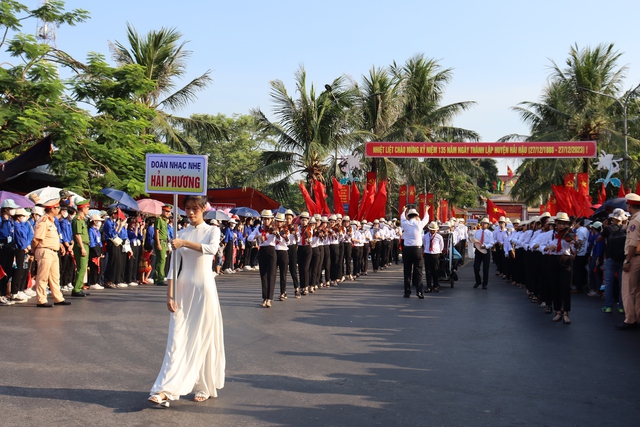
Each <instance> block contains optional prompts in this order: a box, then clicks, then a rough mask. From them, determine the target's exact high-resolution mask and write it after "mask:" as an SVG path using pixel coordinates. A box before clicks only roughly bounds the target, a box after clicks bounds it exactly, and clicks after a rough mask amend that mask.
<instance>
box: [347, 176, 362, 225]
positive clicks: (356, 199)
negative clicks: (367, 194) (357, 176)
mask: <svg viewBox="0 0 640 427" xmlns="http://www.w3.org/2000/svg"><path fill="white" fill-rule="evenodd" d="M359 203H360V191H358V186H357V185H356V183H355V181H354V182H352V183H351V195H350V196H349V216H350V217H351V218H355V217H356V216H358V204H359Z"/></svg>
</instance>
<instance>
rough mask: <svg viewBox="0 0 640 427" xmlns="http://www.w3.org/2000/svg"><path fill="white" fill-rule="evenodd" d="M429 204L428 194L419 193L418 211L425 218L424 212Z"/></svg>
mask: <svg viewBox="0 0 640 427" xmlns="http://www.w3.org/2000/svg"><path fill="white" fill-rule="evenodd" d="M426 204H427V195H426V194H424V193H422V194H419V195H418V213H419V214H420V218H424V212H425V209H426V206H425V205H426Z"/></svg>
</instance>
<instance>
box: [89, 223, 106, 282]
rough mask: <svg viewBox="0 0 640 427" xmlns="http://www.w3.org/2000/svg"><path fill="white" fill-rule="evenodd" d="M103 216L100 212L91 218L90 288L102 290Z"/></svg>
mask: <svg viewBox="0 0 640 427" xmlns="http://www.w3.org/2000/svg"><path fill="white" fill-rule="evenodd" d="M102 221H103V220H102V217H101V216H100V215H99V214H93V215H91V217H90V218H89V224H88V226H89V277H88V281H87V283H89V289H94V290H100V289H104V286H102V285H100V272H101V271H102V264H103V260H104V254H103V253H102V236H101V234H102V233H100V227H101V226H102Z"/></svg>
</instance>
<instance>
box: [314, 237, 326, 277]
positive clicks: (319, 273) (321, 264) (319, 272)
mask: <svg viewBox="0 0 640 427" xmlns="http://www.w3.org/2000/svg"><path fill="white" fill-rule="evenodd" d="M316 268H317V271H316V283H315V284H314V286H317V285H319V284H320V283H321V282H322V269H323V268H324V246H322V245H320V246H318V266H317V267H316Z"/></svg>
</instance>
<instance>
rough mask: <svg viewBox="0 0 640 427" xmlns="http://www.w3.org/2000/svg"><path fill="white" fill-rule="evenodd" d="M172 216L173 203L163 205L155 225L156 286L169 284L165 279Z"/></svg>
mask: <svg viewBox="0 0 640 427" xmlns="http://www.w3.org/2000/svg"><path fill="white" fill-rule="evenodd" d="M170 216H171V205H164V206H162V214H161V215H160V216H159V217H157V218H156V222H155V224H154V227H153V229H154V233H155V235H154V238H153V240H154V252H155V255H156V264H155V268H154V273H153V275H154V281H155V284H156V286H167V282H166V280H165V263H166V261H167V250H168V249H169V230H168V224H169V217H170ZM105 226H106V223H105ZM107 268H108V267H107Z"/></svg>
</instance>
